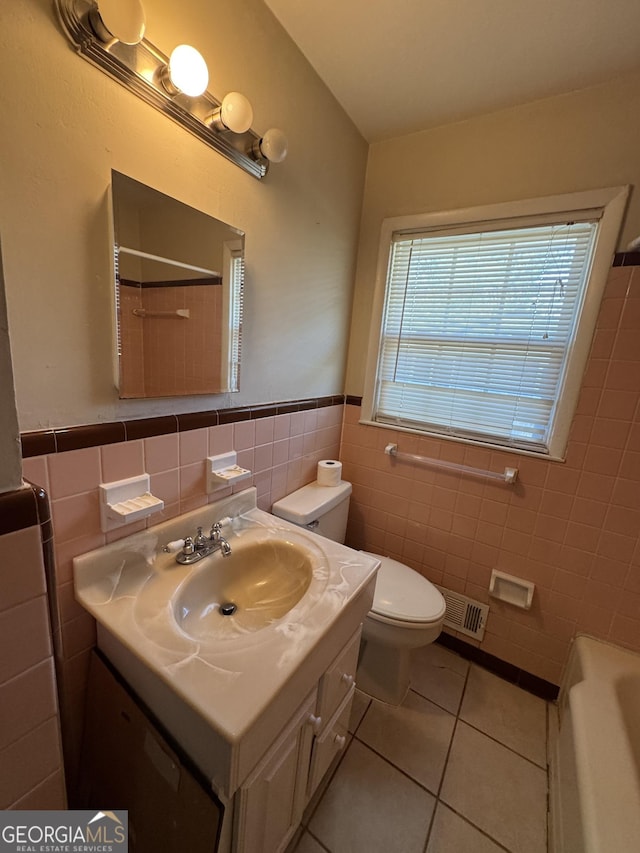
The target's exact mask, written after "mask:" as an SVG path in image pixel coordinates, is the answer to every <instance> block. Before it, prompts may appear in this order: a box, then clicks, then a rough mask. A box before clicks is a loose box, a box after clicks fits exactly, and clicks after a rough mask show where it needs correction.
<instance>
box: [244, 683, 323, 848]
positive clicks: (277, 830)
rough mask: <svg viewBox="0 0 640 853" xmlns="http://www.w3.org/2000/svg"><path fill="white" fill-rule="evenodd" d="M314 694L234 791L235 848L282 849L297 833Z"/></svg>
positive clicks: (310, 732)
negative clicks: (244, 780)
mask: <svg viewBox="0 0 640 853" xmlns="http://www.w3.org/2000/svg"><path fill="white" fill-rule="evenodd" d="M315 703H316V693H315V690H314V692H313V693H312V694H311V695H310V696H308V697H307V699H306V701H305V702H304V703H303V704H302V705H301V706H300V708H299V709H298V711H297V712H296V714H295V715H294V717H293V719H292V720H291V723H290V724H289V725H288V726H287V728H286V729H285V731H284V732H283V734H282V735H281V736H280V737H279V738H278V740H277V741H276V743H275V744H274V745H273V747H272V748H271V749H270V750H269V751H268V753H267V754H266V756H265V757H264V758H263V759H262V761H261V762H260V764H258V766H257V767H256V769H255V770H254V772H253V773H252V774H251V776H249V778H248V779H247V780H246V782H245V783H244V784H243V785H242V786H241V787H240V790H239V791H238V793H237V794H236V806H237V810H236V826H235V833H234V834H235V844H234V849H235V851H236V853H280V851H283V850H284V849H285V847H286V846H287V844H288V843H289V841H290V840H291V838H292V836H293V834H294V833H295V831H296V829H297V827H298V824H299V823H300V819H301V818H302V811H303V809H304V804H305V794H306V788H307V779H308V775H309V761H310V756H311V744H312V741H313V728H312V725H311V723H310V717H311V715H312V712H313V711H314V709H315Z"/></svg>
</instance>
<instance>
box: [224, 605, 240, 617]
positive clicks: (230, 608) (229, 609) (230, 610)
mask: <svg viewBox="0 0 640 853" xmlns="http://www.w3.org/2000/svg"><path fill="white" fill-rule="evenodd" d="M237 609H238V605H237V604H233V603H232V602H231V601H228V602H226V603H225V604H221V605H220V613H222V615H223V616H233V614H234V613H235V612H236V610H237Z"/></svg>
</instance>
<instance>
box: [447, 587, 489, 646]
mask: <svg viewBox="0 0 640 853" xmlns="http://www.w3.org/2000/svg"><path fill="white" fill-rule="evenodd" d="M438 589H439V590H440V592H441V593H442V595H443V596H444V600H445V603H446V605H447V612H446V613H445V617H444V624H445V625H446V626H447V627H448V628H453V629H455V630H456V631H460V633H461V634H466V635H467V636H468V637H474V638H475V639H476V640H481V639H482V638H483V637H484V629H485V625H486V624H487V616H488V615H489V606H488V605H487V604H482V603H481V602H480V601H474V599H473V598H467V596H466V595H460V593H459V592H452V591H451V590H450V589H444V588H443V587H441V586H439V587H438Z"/></svg>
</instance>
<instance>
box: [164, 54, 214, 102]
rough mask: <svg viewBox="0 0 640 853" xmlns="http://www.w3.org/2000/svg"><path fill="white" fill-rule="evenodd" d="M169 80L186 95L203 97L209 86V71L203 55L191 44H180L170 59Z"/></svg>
mask: <svg viewBox="0 0 640 853" xmlns="http://www.w3.org/2000/svg"><path fill="white" fill-rule="evenodd" d="M169 79H170V81H171V83H172V84H173V86H175V88H176V89H179V90H180V91H181V92H184V94H185V95H189V97H191V98H196V97H197V96H198V95H201V94H202V93H203V92H204V91H205V90H206V88H207V86H208V84H209V69H208V68H207V63H206V62H205V61H204V59H203V57H202V54H200V53H198V51H197V50H196V49H195V47H191V45H189V44H179V45H178V46H177V47H176V48H174V49H173V51H172V52H171V56H170V57H169Z"/></svg>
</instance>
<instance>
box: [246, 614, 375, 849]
mask: <svg viewBox="0 0 640 853" xmlns="http://www.w3.org/2000/svg"><path fill="white" fill-rule="evenodd" d="M360 633H361V628H358V630H357V631H356V632H355V634H354V635H353V636H352V637H351V639H350V640H349V641H348V643H347V645H346V646H345V647H344V648H343V649H342V651H341V652H340V653H339V654H338V656H337V657H336V658H335V660H334V661H333V663H332V664H331V665H330V666H329V668H328V669H327V671H326V673H325V674H324V675H323V676H322V677H321V678H320V681H319V683H318V686H317V688H314V690H313V691H312V692H311V693H310V694H309V695H308V696H307V698H306V699H305V701H304V702H303V703H302V704H301V705H300V707H299V708H298V710H297V711H296V713H295V714H294V715H293V717H292V719H291V720H290V721H289V723H288V724H287V725H286V726H285V728H284V730H283V732H282V734H281V735H280V736H279V737H278V738H277V739H276V741H275V743H274V744H273V745H272V746H271V747H270V748H269V749H268V751H267V753H266V755H265V756H264V757H263V758H262V759H261V760H260V762H259V763H258V765H257V767H256V768H255V770H254V771H253V772H252V773H251V774H250V775H249V776H248V777H247V779H246V780H245V782H244V783H243V784H242V785H241V786H240V788H239V790H238V791H237V792H236V794H235V798H234V813H235V820H234V831H233V837H234V843H233V850H234V853H258V851H260V853H281V851H283V850H285V848H286V846H287V844H288V843H289V841H290V840H291V838H292V837H293V835H294V833H295V831H296V829H297V828H298V825H299V824H300V820H301V818H302V813H303V811H304V808H305V806H306V805H307V803H308V802H309V800H310V798H311V796H312V795H313V793H314V792H315V790H316V788H317V787H318V785H319V783H320V781H321V780H322V778H323V777H324V775H325V773H326V772H327V770H328V769H329V767H330V766H331V763H332V761H333V760H334V758H335V756H336V755H338V753H339V752H341V750H342V749H344V747H345V746H346V743H347V727H348V725H349V716H350V713H351V705H352V702H353V696H354V692H355V671H356V667H357V663H358V649H359V646H360Z"/></svg>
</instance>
